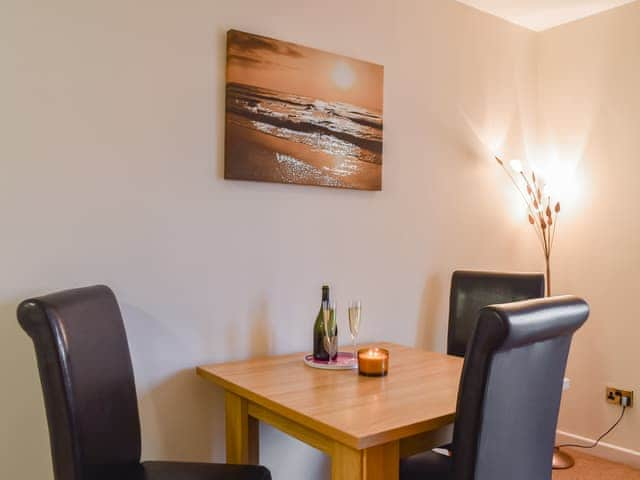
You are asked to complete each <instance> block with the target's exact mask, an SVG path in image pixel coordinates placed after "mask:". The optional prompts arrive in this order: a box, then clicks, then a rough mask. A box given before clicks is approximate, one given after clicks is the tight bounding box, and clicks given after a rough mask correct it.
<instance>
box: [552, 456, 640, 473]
mask: <svg viewBox="0 0 640 480" xmlns="http://www.w3.org/2000/svg"><path fill="white" fill-rule="evenodd" d="M567 451H568V452H571V455H572V456H573V458H574V459H575V460H576V464H575V466H574V467H573V468H570V469H568V470H554V471H553V480H640V470H634V469H632V468H631V467H627V466H626V465H620V464H619V463H612V462H609V461H607V460H603V459H602V458H597V457H593V456H591V455H588V454H585V453H582V452H580V451H576V450H575V449H572V450H570V449H567Z"/></svg>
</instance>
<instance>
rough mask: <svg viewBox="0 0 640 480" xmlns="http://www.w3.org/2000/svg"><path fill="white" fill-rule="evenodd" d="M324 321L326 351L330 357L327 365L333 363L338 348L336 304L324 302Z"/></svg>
mask: <svg viewBox="0 0 640 480" xmlns="http://www.w3.org/2000/svg"><path fill="white" fill-rule="evenodd" d="M322 320H323V322H324V349H325V350H326V351H327V354H328V355H329V361H328V362H327V363H329V364H332V363H333V357H334V356H336V353H337V348H338V328H337V327H338V322H337V321H336V304H335V303H331V304H329V302H324V303H323V304H322Z"/></svg>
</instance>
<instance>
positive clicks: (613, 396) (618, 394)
mask: <svg viewBox="0 0 640 480" xmlns="http://www.w3.org/2000/svg"><path fill="white" fill-rule="evenodd" d="M623 397H627V398H628V399H629V401H628V403H627V407H633V391H631V390H621V389H619V388H613V387H607V403H612V404H614V405H622V399H623Z"/></svg>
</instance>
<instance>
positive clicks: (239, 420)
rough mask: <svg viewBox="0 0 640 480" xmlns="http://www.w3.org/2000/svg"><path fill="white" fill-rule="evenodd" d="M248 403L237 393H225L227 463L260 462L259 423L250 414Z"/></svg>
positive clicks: (253, 463)
mask: <svg viewBox="0 0 640 480" xmlns="http://www.w3.org/2000/svg"><path fill="white" fill-rule="evenodd" d="M248 403H249V402H248V401H247V400H246V399H244V398H242V397H240V396H238V395H236V394H235V393H231V392H226V393H225V399H224V405H225V417H226V420H225V424H226V442H227V444H226V447H227V463H234V464H249V465H257V464H258V461H259V453H258V452H259V445H258V443H259V424H258V420H256V419H255V418H253V417H250V416H249V412H248V410H249V408H248Z"/></svg>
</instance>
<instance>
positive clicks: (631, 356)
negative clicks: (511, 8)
mask: <svg viewBox="0 0 640 480" xmlns="http://www.w3.org/2000/svg"><path fill="white" fill-rule="evenodd" d="M639 27H640V2H634V3H631V4H629V5H626V6H623V7H620V8H617V9H615V10H611V11H609V12H606V13H603V14H601V15H597V16H595V17H591V18H588V19H585V20H581V21H579V22H575V23H572V24H569V25H565V26H561V27H558V28H555V29H553V30H549V31H548V32H544V33H542V34H541V36H540V38H539V101H540V103H539V105H540V109H539V111H540V123H539V127H540V128H539V133H540V144H541V145H543V146H545V147H547V148H548V149H549V151H548V152H547V154H548V155H550V156H551V157H553V156H557V157H558V158H559V159H560V161H562V162H565V163H569V164H570V165H572V166H575V169H576V171H577V173H578V180H579V192H578V193H579V196H578V198H577V199H576V201H574V203H575V205H574V206H573V207H574V212H573V213H572V214H571V215H570V216H569V217H567V218H566V219H565V220H567V221H565V222H564V223H562V224H561V228H562V229H561V230H560V232H559V236H558V239H559V241H558V244H557V250H556V253H555V271H556V272H557V274H556V279H557V282H556V285H557V291H558V292H559V293H561V292H580V294H581V295H584V296H585V297H586V298H587V299H588V300H589V303H590V304H591V310H592V313H591V317H590V319H589V321H588V323H587V324H586V325H585V327H584V328H583V329H582V330H581V331H580V332H579V334H578V335H577V337H576V341H575V342H574V345H573V352H572V356H571V360H570V362H569V365H568V375H569V376H570V377H571V378H572V387H571V389H570V390H569V391H568V392H566V394H565V395H564V398H563V408H562V412H561V416H560V423H559V429H560V430H562V431H566V432H569V433H571V434H575V435H580V436H584V437H588V438H594V439H595V438H597V437H598V436H599V435H600V434H601V433H602V432H604V431H605V430H606V429H607V428H608V427H609V426H610V425H612V424H613V423H614V421H615V420H616V418H617V417H618V415H619V413H620V409H619V408H618V407H615V406H611V405H608V404H607V403H605V401H604V398H605V395H604V392H605V386H607V385H611V386H616V387H621V388H627V389H631V390H635V392H636V395H638V394H639V393H640V392H639V390H640V372H639V370H638V366H639V363H638V341H639V339H640V323H639V322H638V319H639V318H640V305H639V304H638V302H637V301H636V297H637V296H638V291H639V289H640V282H639V280H638V278H639V277H638V268H639V266H640V248H639V246H640V215H639V214H638V205H639V204H640V166H639V160H640V153H639V152H640V136H639V135H638V130H639V125H640V90H639V89H638V86H639V85H640V48H639V46H640V28H639ZM639 432H640V411H639V409H638V408H637V405H636V408H632V409H629V410H627V412H626V413H625V419H624V420H623V421H622V423H621V424H620V426H619V427H618V428H617V429H616V430H615V431H614V432H612V433H611V435H610V436H609V437H607V439H606V442H607V443H610V444H612V445H613V446H614V447H617V448H606V449H603V450H601V452H600V453H601V454H605V455H608V456H611V457H613V458H616V457H618V456H620V455H622V457H621V459H624V460H625V461H628V462H632V463H633V464H635V465H636V466H637V467H639V468H640V433H639ZM621 448H624V449H630V450H631V452H629V451H626V452H625V451H621V450H620V449H621ZM634 452H635V453H634Z"/></svg>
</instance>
